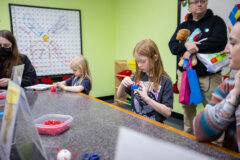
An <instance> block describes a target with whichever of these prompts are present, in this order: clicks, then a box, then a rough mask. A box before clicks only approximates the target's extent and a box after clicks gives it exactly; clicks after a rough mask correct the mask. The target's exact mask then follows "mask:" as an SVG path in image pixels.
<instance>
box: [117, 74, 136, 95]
mask: <svg viewBox="0 0 240 160" xmlns="http://www.w3.org/2000/svg"><path fill="white" fill-rule="evenodd" d="M133 83H134V82H133V81H132V80H131V78H130V77H125V78H124V79H123V80H122V82H121V83H120V85H119V86H118V90H117V97H118V98H121V97H123V96H125V95H126V92H125V87H130V86H131V85H132V84H133Z"/></svg>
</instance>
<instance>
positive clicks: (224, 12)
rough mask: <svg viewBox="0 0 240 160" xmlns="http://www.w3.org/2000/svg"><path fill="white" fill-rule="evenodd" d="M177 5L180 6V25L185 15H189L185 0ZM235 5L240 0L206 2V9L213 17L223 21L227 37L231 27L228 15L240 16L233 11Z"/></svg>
mask: <svg viewBox="0 0 240 160" xmlns="http://www.w3.org/2000/svg"><path fill="white" fill-rule="evenodd" d="M179 4H181V8H180V16H179V18H180V23H182V22H184V21H185V16H186V14H188V13H189V11H188V5H187V0H183V1H181V3H179ZM237 4H240V0H208V8H209V9H211V10H212V11H213V13H214V14H215V15H218V16H220V17H221V18H222V19H223V20H224V21H225V23H226V25H227V28H228V35H229V32H230V31H231V28H232V26H233V24H232V22H231V20H230V18H229V16H230V14H231V15H233V16H236V17H238V16H239V15H240V10H239V12H237V13H235V12H234V11H233V9H234V8H235V9H236V5H237Z"/></svg>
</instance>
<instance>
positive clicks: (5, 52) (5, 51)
mask: <svg viewBox="0 0 240 160" xmlns="http://www.w3.org/2000/svg"><path fill="white" fill-rule="evenodd" d="M10 56H12V49H11V48H3V47H0V57H10Z"/></svg>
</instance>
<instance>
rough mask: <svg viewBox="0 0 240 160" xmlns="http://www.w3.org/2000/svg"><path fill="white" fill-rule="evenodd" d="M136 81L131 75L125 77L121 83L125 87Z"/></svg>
mask: <svg viewBox="0 0 240 160" xmlns="http://www.w3.org/2000/svg"><path fill="white" fill-rule="evenodd" d="M133 83H134V82H133V81H132V80H131V78H130V77H125V78H124V79H123V80H122V82H121V84H122V85H124V86H125V87H130V86H131V85H132V84H133Z"/></svg>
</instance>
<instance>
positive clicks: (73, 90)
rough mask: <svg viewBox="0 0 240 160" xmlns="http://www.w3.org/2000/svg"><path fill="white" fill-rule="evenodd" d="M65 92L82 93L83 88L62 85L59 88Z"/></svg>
mask: <svg viewBox="0 0 240 160" xmlns="http://www.w3.org/2000/svg"><path fill="white" fill-rule="evenodd" d="M60 88H62V89H63V90H65V91H70V92H82V91H83V90H84V87H83V86H82V85H80V86H66V85H62V86H60Z"/></svg>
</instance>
